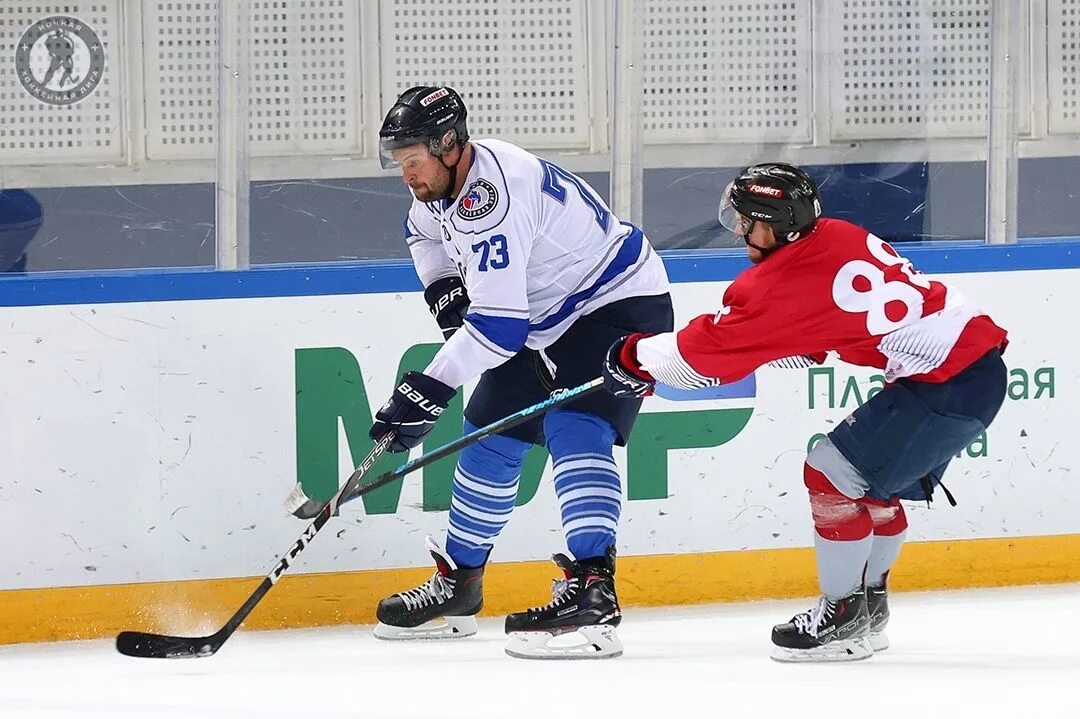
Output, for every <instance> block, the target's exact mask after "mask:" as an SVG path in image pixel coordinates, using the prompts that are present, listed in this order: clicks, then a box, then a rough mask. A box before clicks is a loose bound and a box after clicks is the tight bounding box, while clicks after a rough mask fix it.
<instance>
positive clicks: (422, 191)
mask: <svg viewBox="0 0 1080 719" xmlns="http://www.w3.org/2000/svg"><path fill="white" fill-rule="evenodd" d="M451 190H453V188H452V187H451V186H450V171H449V170H447V169H446V167H445V166H444V167H443V168H442V169H440V170H439V172H438V174H437V175H435V177H434V178H432V180H431V182H430V183H424V184H423V185H420V186H419V187H414V188H412V191H413V195H415V196H416V199H418V200H420V201H421V202H438V201H439V200H448V199H450V192H451Z"/></svg>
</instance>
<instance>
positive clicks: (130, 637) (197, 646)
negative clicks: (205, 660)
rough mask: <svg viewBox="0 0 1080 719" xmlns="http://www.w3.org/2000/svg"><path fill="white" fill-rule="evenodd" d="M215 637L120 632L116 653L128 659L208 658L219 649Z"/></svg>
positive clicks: (219, 646)
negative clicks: (124, 655)
mask: <svg viewBox="0 0 1080 719" xmlns="http://www.w3.org/2000/svg"><path fill="white" fill-rule="evenodd" d="M221 644H222V642H221V641H217V640H216V637H214V636H209V637H171V636H169V635H168V634H147V633H145V632H120V634H119V635H117V637H116V651H118V652H120V653H121V654H126V655H127V656H129V657H140V658H150V659H188V658H194V657H208V656H210V655H212V654H213V653H214V652H216V651H217V650H218V649H220V648H221Z"/></svg>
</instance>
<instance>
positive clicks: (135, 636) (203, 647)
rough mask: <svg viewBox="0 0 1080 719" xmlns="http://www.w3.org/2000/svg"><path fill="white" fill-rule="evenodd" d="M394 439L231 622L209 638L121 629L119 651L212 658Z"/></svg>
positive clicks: (380, 446)
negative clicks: (123, 630)
mask: <svg viewBox="0 0 1080 719" xmlns="http://www.w3.org/2000/svg"><path fill="white" fill-rule="evenodd" d="M392 441H394V433H393V432H390V433H389V434H387V435H386V436H385V437H383V438H382V439H381V440H379V442H378V443H377V444H376V445H375V446H374V447H373V448H372V450H371V452H370V453H369V454H368V456H367V457H365V458H364V461H363V462H361V463H360V466H359V467H357V468H356V471H354V472H353V473H352V474H351V475H349V479H348V480H346V482H345V484H343V485H341V489H339V490H338V491H337V494H335V495H334V496H333V497H331V498H330V501H329V502H327V503H326V506H325V507H323V509H322V511H321V512H319V514H318V516H316V517H315V521H314V522H312V523H311V524H310V525H309V526H308V528H307V529H305V530H304V533H303V534H301V535H300V538H299V539H297V540H296V543H295V544H293V546H292V548H291V549H289V550H288V551H287V552H286V553H285V556H283V557H282V558H281V559H280V560H279V561H278V563H277V564H276V565H275V566H274V568H273V569H272V570H270V573H269V574H267V575H266V578H265V579H263V580H262V582H260V583H259V586H258V587H257V588H256V589H255V591H254V592H252V593H251V596H250V597H248V598H247V601H246V602H244V604H243V605H242V606H241V607H240V608H239V609H237V610H236V613H235V614H233V615H232V616H231V617H230V618H229V621H227V622H225V626H223V627H222V628H221V629H219V630H218V631H216V632H214V633H213V634H211V635H210V636H206V637H174V636H170V635H168V634H153V633H147V632H120V634H118V635H117V637H116V650H117V651H118V652H120V653H121V654H126V655H127V656H129V657H146V658H154V659H182V658H188V657H208V656H211V655H212V654H214V652H216V651H217V650H218V649H221V645H222V644H224V643H225V641H226V640H227V639H228V638H229V637H231V636H232V634H233V632H235V631H236V629H237V627H239V626H240V624H241V623H242V622H243V621H244V620H245V619H246V618H247V615H249V614H251V610H252V609H254V608H255V605H257V604H258V603H259V602H260V601H262V598H263V597H265V596H266V593H267V592H269V591H270V590H271V589H273V587H274V585H275V584H277V581H278V580H279V579H281V575H283V574H285V572H286V571H288V569H289V567H290V566H292V561H293V560H295V559H296V558H297V557H299V556H300V553H301V552H303V551H304V549H306V548H307V545H308V544H309V543H310V542H311V540H312V539H314V538H315V535H316V534H318V533H319V530H320V529H322V528H323V526H324V525H325V524H326V522H327V521H328V520H329V519H330V517H331V516H332V515H333V514H334V512H336V511H337V508H338V504H339V503H340V501H341V498H342V496H344V495H345V494H346V493H348V492H352V491H353V490H354V489H355V488H356V485H358V484H359V483H360V479H361V478H362V477H363V476H364V473H365V472H367V471H368V470H369V469H371V467H372V465H374V464H375V462H377V461H378V460H379V457H381V456H382V453H383V452H385V451H386V448H387V447H389V446H390V443H391V442H392Z"/></svg>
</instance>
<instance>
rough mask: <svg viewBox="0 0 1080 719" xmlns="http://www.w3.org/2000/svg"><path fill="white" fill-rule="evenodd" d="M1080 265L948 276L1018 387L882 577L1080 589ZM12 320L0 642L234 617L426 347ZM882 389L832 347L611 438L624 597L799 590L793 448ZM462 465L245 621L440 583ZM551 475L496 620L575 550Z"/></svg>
mask: <svg viewBox="0 0 1080 719" xmlns="http://www.w3.org/2000/svg"><path fill="white" fill-rule="evenodd" d="M1076 277H1077V275H1076V271H1075V270H1044V271H1022V272H993V273H982V274H979V273H968V274H950V275H948V277H947V281H948V282H950V283H951V284H953V285H955V286H957V287H959V288H960V289H961V290H963V291H964V292H965V293H966V294H968V295H969V296H972V297H975V298H977V299H978V300H979V301H980V302H981V303H982V304H983V306H984V307H985V308H986V309H987V310H988V311H989V312H990V313H991V314H992V315H993V316H994V318H995V319H996V320H997V321H998V323H999V324H1001V325H1003V326H1004V327H1006V328H1007V329H1008V330H1009V332H1010V339H1011V344H1010V346H1009V349H1008V352H1007V353H1006V361H1007V364H1008V366H1009V368H1010V373H1011V374H1010V385H1009V396H1008V399H1007V401H1006V404H1005V406H1004V408H1003V409H1002V411H1001V414H1000V416H999V418H998V419H997V421H996V422H995V423H994V424H993V426H991V427H990V428H989V430H988V431H987V432H986V433H984V434H983V435H981V436H980V437H978V438H977V439H976V440H975V441H974V442H973V443H972V444H971V445H970V446H968V447H967V448H966V449H965V450H964V451H963V452H961V453H960V454H959V455H958V456H957V457H956V458H955V460H954V462H953V465H952V467H951V468H950V470H949V472H948V474H947V476H946V484H947V485H948V487H949V489H950V490H951V491H952V493H953V494H954V495H955V496H956V498H957V501H958V506H957V507H955V508H951V507H949V506H948V504H947V503H945V502H943V501H942V502H935V503H933V504H932V505H930V506H927V505H926V504H909V517H910V520H911V532H910V539H911V543H910V544H909V545H908V546H907V547H906V548H905V550H904V552H905V553H904V555H903V557H902V558H901V561H900V565H899V567H898V568H897V572H896V577H895V586H898V587H899V588H903V587H905V586H906V587H936V586H960V585H978V584H1004V583H1023V582H1033V581H1066V580H1076V579H1080V549H1078V546H1077V536H1076V534H1075V533H1076V532H1078V531H1080V499H1078V498H1077V495H1076V492H1075V491H1074V486H1073V485H1074V484H1075V476H1074V474H1075V471H1076V468H1077V467H1080V444H1078V443H1077V442H1075V441H1074V439H1073V438H1072V437H1071V434H1070V433H1071V432H1072V431H1073V427H1074V426H1075V421H1074V418H1075V404H1076V397H1077V390H1078V385H1080V368H1078V366H1077V363H1076V355H1077V349H1078V348H1076V347H1072V346H1071V344H1075V343H1076V342H1077V340H1076V338H1075V337H1073V336H1072V335H1071V334H1068V333H1065V332H1064V327H1063V325H1062V320H1061V313H1060V312H1058V311H1055V310H1054V308H1069V307H1076V306H1080V284H1078V283H1077V281H1076ZM725 286H726V283H725V282H687V283H679V284H677V285H675V289H674V300H675V306H676V310H677V316H678V320H679V321H683V322H684V321H686V320H688V319H690V318H691V317H693V316H694V315H696V314H700V313H704V312H712V311H714V310H715V308H716V306H717V304H718V300H719V297H720V296H721V293H722V291H723V288H724V287H725ZM2 313H3V319H4V327H5V330H6V331H5V333H4V342H3V347H2V348H0V367H2V370H3V377H4V383H3V387H2V394H3V402H2V405H0V407H2V409H0V413H2V417H3V424H4V428H5V429H4V432H3V433H2V435H0V443H2V448H3V456H4V457H5V465H6V472H5V475H6V480H5V481H3V482H0V500H2V501H0V514H2V523H3V526H4V528H5V532H6V535H7V536H8V537H9V538H18V539H17V541H16V540H14V539H9V551H8V552H6V553H5V556H4V559H3V569H4V571H3V572H2V574H0V589H3V590H9V591H3V592H0V617H6V619H4V620H3V621H4V622H7V623H6V624H5V625H4V626H3V627H0V637H2V641H20V640H25V639H41V638H60V637H71V636H100V635H103V634H108V633H110V632H112V631H115V629H116V628H118V627H119V626H129V625H130V624H131V622H136V623H137V624H140V625H142V626H149V627H154V628H155V629H158V630H160V629H171V630H173V631H181V630H183V629H188V630H190V629H191V628H192V627H195V626H197V625H199V623H200V622H205V621H210V623H211V624H213V621H211V620H216V619H217V618H218V617H221V616H223V615H228V614H229V613H231V611H232V610H233V609H235V605H236V604H237V603H238V602H239V601H242V599H243V598H244V597H245V596H246V594H247V592H249V591H250V590H251V588H252V583H253V580H250V579H242V578H243V577H255V576H262V575H263V574H265V573H266V572H267V571H268V570H269V568H270V567H271V566H273V564H274V562H275V561H276V559H277V553H279V552H281V551H283V550H285V549H286V548H288V547H289V546H290V545H291V543H292V542H293V541H294V540H295V539H296V537H297V535H299V534H300V533H301V532H302V531H303V529H304V524H303V523H301V522H300V521H298V520H295V519H293V518H291V517H289V516H288V515H287V514H286V513H285V512H284V510H283V509H282V506H281V503H282V500H283V499H284V498H285V496H286V495H287V494H288V492H289V490H290V489H291V488H292V486H293V484H294V482H295V481H297V480H298V479H299V481H301V482H302V483H303V484H304V487H305V489H306V490H307V491H308V493H309V494H310V495H313V496H318V497H321V498H325V497H328V496H329V494H330V493H332V492H333V490H334V489H335V488H336V486H337V483H338V482H339V481H341V480H342V479H343V478H344V477H346V476H347V475H348V474H349V472H350V471H351V468H352V466H353V464H354V462H359V461H360V459H361V458H362V457H363V456H364V455H365V454H366V453H367V451H368V450H369V449H370V444H371V443H370V440H369V439H368V438H367V430H368V427H369V426H370V422H371V417H372V414H373V413H374V411H375V410H377V409H378V407H379V406H380V405H381V404H382V402H383V401H384V400H385V398H386V396H388V394H389V392H390V390H391V389H392V387H393V383H394V381H395V379H396V378H397V377H398V376H399V375H400V374H401V372H402V371H404V370H406V369H422V368H423V367H424V365H425V364H426V363H427V362H428V361H429V359H430V358H431V357H432V355H433V354H434V352H436V351H437V349H438V346H439V344H438V342H439V333H438V330H437V328H436V326H435V324H434V323H433V322H432V320H431V318H430V316H429V314H428V312H427V311H426V307H425V306H424V303H423V300H422V298H421V297H420V295H419V294H418V293H411V292H399V293H386V294H360V295H345V294H338V295H313V296H297V297H268V298H243V299H236V298H233V299H200V300H181V301H155V302H120V303H108V304H94V305H91V304H65V305H48V306H28V307H8V308H5V309H3V310H2ZM882 383H883V378H882V377H881V376H880V375H878V374H876V373H874V372H868V371H864V370H861V369H859V368H855V367H851V366H848V365H844V364H842V363H838V362H835V361H830V362H829V363H828V364H826V365H825V366H822V367H816V368H810V369H805V368H804V369H789V370H782V369H771V368H766V369H762V370H760V371H758V372H757V373H756V374H755V375H754V376H752V377H750V378H748V379H747V380H744V381H743V382H740V383H737V384H733V385H731V386H727V387H722V388H719V389H718V390H715V391H713V392H712V393H711V394H708V395H687V394H685V393H680V392H676V391H674V390H671V389H668V388H661V390H660V392H659V394H658V396H656V397H652V398H650V399H648V400H647V402H646V404H645V407H644V411H643V414H642V416H641V417H640V419H639V421H638V424H637V427H636V428H635V430H634V434H633V436H632V437H631V440H630V442H629V444H628V447H627V448H626V449H625V450H619V452H618V454H617V460H618V462H619V464H620V467H621V468H622V470H623V472H624V494H625V497H626V500H627V501H626V502H625V504H624V508H623V515H622V520H621V525H620V534H619V550H620V556H621V557H622V558H623V559H622V562H621V564H620V577H621V578H622V581H623V584H622V589H621V590H620V591H622V592H623V593H624V597H625V600H626V601H627V602H628V603H631V604H632V603H667V602H675V601H710V600H724V599H734V598H740V597H754V596H790V595H798V594H810V593H812V592H813V591H814V584H813V576H814V573H813V571H814V570H813V557H812V553H811V551H810V550H809V547H810V546H811V544H812V535H811V522H810V517H809V510H808V507H807V501H806V493H805V489H804V487H803V485H802V469H801V468H802V463H803V459H804V458H805V455H806V452H807V450H808V448H809V447H811V446H812V445H813V443H814V442H816V441H818V440H819V439H820V438H821V437H822V436H823V435H824V433H826V432H828V431H829V429H830V428H831V427H832V426H834V425H835V424H836V423H837V422H839V421H841V420H843V419H844V417H846V416H847V415H848V414H849V413H850V412H851V411H852V410H853V409H854V408H855V407H857V406H858V405H859V404H861V403H862V402H864V401H866V400H867V399H868V398H869V397H871V396H873V395H874V394H876V392H877V391H880V389H881V387H882ZM465 394H466V397H467V394H468V388H467V389H466V392H465ZM462 407H463V398H462V396H461V395H459V396H458V398H456V399H455V401H454V402H453V403H452V404H451V406H450V408H449V409H448V410H447V412H446V413H445V416H444V417H443V418H442V420H441V421H440V423H439V424H438V425H437V427H436V429H435V431H434V432H433V433H432V434H431V435H430V439H429V442H428V445H427V446H428V448H433V447H436V446H439V445H441V444H443V443H445V442H448V441H450V440H452V439H454V438H455V437H457V436H460V431H461V418H462ZM414 456H415V455H414ZM402 461H403V460H402V457H401V456H400V455H399V456H393V457H384V458H383V460H381V461H380V463H379V464H378V465H377V466H376V467H375V469H374V470H373V471H374V472H382V471H384V470H387V469H391V468H393V467H396V466H397V465H398V464H400V463H401V462H402ZM453 466H454V465H453V460H452V459H448V460H444V461H441V462H437V463H435V464H433V465H431V466H429V467H427V468H425V469H424V470H423V471H421V472H418V473H416V474H414V475H411V476H409V477H408V478H406V479H405V480H404V481H403V482H397V483H394V484H391V485H388V486H386V487H384V488H382V489H379V490H377V491H374V492H371V493H370V494H368V495H366V496H364V497H363V498H362V500H360V501H356V502H353V503H351V504H349V505H347V506H346V507H345V508H343V509H342V511H341V513H340V516H338V517H335V518H333V519H332V520H331V522H330V524H329V525H328V526H327V527H326V528H325V529H324V530H323V531H322V532H321V533H320V535H319V536H318V537H317V538H316V539H315V541H314V542H313V543H312V546H311V548H310V549H309V550H308V551H306V552H305V554H304V556H303V558H302V559H301V560H300V561H299V562H298V564H297V566H296V567H294V568H293V569H292V570H291V573H290V575H289V576H287V577H285V578H284V579H283V580H282V582H281V584H280V586H279V587H277V588H276V589H275V593H274V595H273V597H272V598H268V599H267V602H266V606H265V607H260V608H259V610H258V611H257V612H256V613H255V614H254V615H253V616H252V617H251V619H250V620H249V625H250V626H278V625H303V624H318V623H329V622H338V621H352V622H361V621H370V620H371V618H372V616H373V612H374V606H375V603H376V601H377V599H378V598H379V597H380V596H383V595H384V594H385V593H387V592H393V591H397V590H399V589H403V588H405V587H406V586H411V583H413V582H415V581H416V580H420V579H423V578H424V577H426V576H427V575H428V574H429V573H430V571H431V570H430V560H429V557H428V555H427V553H426V551H425V549H424V544H423V536H424V535H425V534H432V535H434V536H436V537H439V538H441V536H442V533H443V531H444V529H445V525H446V521H447V513H446V509H447V507H448V504H449V486H450V478H451V474H452V471H453ZM550 471H551V469H550V463H549V462H548V458H547V456H546V454H545V453H544V452H543V451H542V450H540V449H534V450H533V452H532V453H531V454H530V455H529V457H528V459H527V462H526V465H525V469H524V472H523V475H522V478H521V482H520V487H519V491H518V499H517V504H518V507H517V509H516V511H515V513H514V515H513V516H512V518H511V521H510V523H509V525H508V526H507V528H506V530H505V531H504V533H503V536H502V537H501V538H500V540H499V543H498V545H497V547H496V549H495V551H494V553H493V556H492V559H493V561H495V562H497V563H499V564H500V566H496V567H493V568H492V570H491V571H489V580H488V581H489V585H490V588H489V592H488V603H487V606H488V608H489V609H490V610H491V611H495V612H498V611H505V610H508V609H517V608H520V607H521V606H525V605H533V604H538V603H541V601H542V600H544V595H545V592H546V587H547V586H548V583H549V579H550V577H551V576H552V566H551V565H550V564H548V563H546V562H543V561H542V560H544V559H545V558H546V557H547V556H549V555H550V554H551V553H553V552H556V551H565V546H564V542H563V538H562V532H561V529H560V525H559V514H558V508H557V505H556V502H555V497H554V491H553V489H552V484H551V476H550ZM181 580H183V581H181ZM191 580H194V581H191ZM61 587H63V588H64V589H52V590H51V591H41V590H42V589H43V588H61ZM57 617H61V619H57ZM208 618H210V619H208Z"/></svg>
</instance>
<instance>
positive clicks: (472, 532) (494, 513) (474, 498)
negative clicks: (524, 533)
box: [446, 422, 531, 567]
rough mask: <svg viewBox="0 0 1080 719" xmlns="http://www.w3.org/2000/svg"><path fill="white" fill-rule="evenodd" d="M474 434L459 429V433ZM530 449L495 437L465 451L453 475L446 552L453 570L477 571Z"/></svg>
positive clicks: (502, 520)
mask: <svg viewBox="0 0 1080 719" xmlns="http://www.w3.org/2000/svg"><path fill="white" fill-rule="evenodd" d="M475 429H476V427H474V426H473V425H472V424H470V423H469V422H466V423H465V432H466V433H469V432H472V431H474V430H475ZM530 446H531V445H530V444H529V443H528V442H523V441H521V440H519V439H513V438H510V437H503V436H501V435H495V436H494V437H487V438H485V439H482V440H480V441H479V442H477V443H476V444H473V445H470V446H469V447H466V448H465V449H464V450H462V452H461V459H459V460H458V465H457V468H456V469H455V470H454V484H453V487H452V499H451V500H450V528H449V530H448V531H447V534H446V551H447V553H448V554H449V555H450V558H451V559H453V560H454V562H455V563H456V564H457V565H458V566H459V567H479V566H481V565H483V564H484V563H485V562H486V561H487V558H488V554H489V553H490V552H491V547H492V545H493V544H494V541H495V537H497V536H498V535H499V532H501V531H502V528H503V527H505V526H506V521H507V520H508V519H509V518H510V513H511V512H512V511H513V510H514V502H515V500H516V499H517V488H518V477H519V476H520V475H521V465H522V463H523V462H524V460H525V453H526V452H527V451H528V450H529V447H530Z"/></svg>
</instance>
